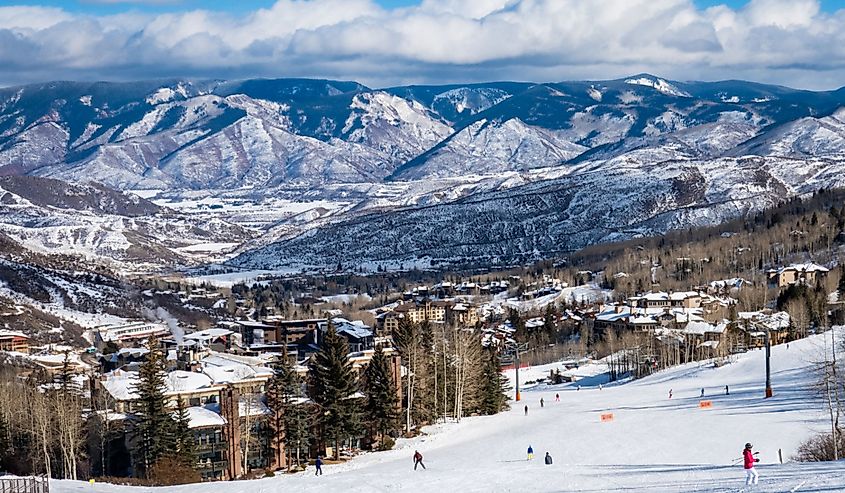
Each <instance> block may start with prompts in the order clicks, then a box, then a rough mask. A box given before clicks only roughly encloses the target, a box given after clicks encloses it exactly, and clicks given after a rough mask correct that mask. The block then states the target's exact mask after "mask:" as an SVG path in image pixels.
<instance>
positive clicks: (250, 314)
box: [0, 194, 845, 492]
mask: <svg viewBox="0 0 845 493" xmlns="http://www.w3.org/2000/svg"><path fill="white" fill-rule="evenodd" d="M824 196H825V194H822V196H821V198H817V199H818V200H820V201H822V202H824V200H825V199H824ZM811 202H812V201H811ZM811 202H801V201H799V202H792V203H790V204H788V205H785V206H783V209H784V210H786V209H789V210H791V211H792V212H790V213H786V212H784V211H782V210H774V211H771V212H767V213H765V214H761V215H760V216H759V217H757V218H756V219H757V222H759V223H761V224H762V227H761V229H758V230H757V231H754V232H751V231H749V232H744V233H741V234H740V233H732V234H722V233H720V229H712V230H702V231H699V232H684V233H675V234H674V236H672V235H668V236H666V237H663V238H660V239H651V240H647V241H633V242H630V243H628V244H619V245H614V246H613V247H612V249H611V250H607V248H606V247H597V248H598V250H590V249H587V250H584V251H582V252H579V253H578V254H577V255H575V256H573V257H571V258H569V259H566V260H562V261H558V262H548V261H546V262H540V263H537V264H534V265H532V266H529V267H514V268H510V269H506V270H500V271H490V272H487V273H482V274H479V273H476V274H464V275H458V274H441V273H437V272H430V271H397V272H391V273H383V274H374V275H359V274H355V273H347V272H334V273H326V274H319V275H300V276H285V277H266V278H257V279H253V278H252V276H253V274H249V273H248V274H247V276H248V277H249V280H248V281H246V282H240V281H238V280H237V276H233V275H232V274H231V273H230V274H225V275H219V276H214V275H203V276H201V277H196V278H190V277H181V278H179V277H169V278H167V277H157V276H156V277H150V276H141V277H136V278H134V279H133V280H132V281H131V282H132V283H133V285H134V290H127V288H126V286H123V287H121V288H115V289H120V290H121V291H120V292H124V293H125V295H124V296H129V297H130V298H132V297H136V298H137V301H138V303H137V306H136V304H134V303H132V302H127V300H126V299H123V298H120V297H117V298H109V297H103V296H104V294H103V293H95V292H91V293H88V296H91V297H92V298H94V299H99V306H97V304H96V303H94V304H93V305H88V304H85V305H82V306H80V301H81V295H83V294H84V293H86V289H87V288H86V285H85V282H86V280H85V279H79V280H78V284H76V285H72V284H70V283H69V282H62V281H59V280H58V277H57V276H58V275H59V274H57V273H56V272H55V271H51V270H50V269H49V268H48V267H41V268H40V271H39V272H38V275H35V276H34V277H32V278H31V281H30V282H31V283H38V282H45V281H47V280H50V281H49V282H50V284H51V285H54V286H61V288H62V289H63V290H65V291H64V292H66V293H67V295H65V296H64V298H67V302H64V301H61V300H60V299H57V298H56V297H50V298H49V299H46V300H45V301H44V302H36V300H34V299H32V298H29V297H27V296H24V295H18V296H17V298H16V299H17V300H18V302H19V304H18V305H17V307H16V308H12V307H9V308H6V310H7V311H6V312H5V313H4V325H5V326H6V328H4V329H2V330H0V358H2V361H3V372H2V378H3V380H2V385H0V392H2V396H0V418H2V419H0V425H2V427H1V428H0V431H2V433H3V439H4V442H3V444H4V446H3V448H2V455H0V457H2V461H3V462H2V464H3V467H4V468H5V469H6V470H7V471H10V472H11V473H12V474H14V475H17V476H20V477H29V478H30V479H29V480H31V481H38V477H39V475H41V476H40V477H48V478H56V480H55V481H52V482H51V483H50V487H51V488H52V489H53V490H55V491H60V492H65V491H68V492H73V491H104V492H106V491H108V492H110V491H124V489H125V490H126V491H135V488H149V487H155V486H162V485H177V484H184V483H201V482H212V483H214V482H220V481H234V480H238V482H237V483H236V485H232V486H221V488H228V489H231V488H233V487H234V488H236V489H237V490H238V491H275V490H276V489H278V490H287V489H294V490H301V491H340V490H349V491H375V490H383V489H391V488H393V487H397V488H401V489H408V490H413V491H435V490H438V489H440V488H442V486H443V485H444V484H456V485H460V487H461V488H463V489H464V490H466V491H523V487H524V486H525V485H527V484H533V486H532V487H531V488H530V489H532V490H537V491H596V490H607V491H613V490H626V489H628V488H629V487H632V488H643V489H645V490H648V491H735V490H737V488H734V486H735V485H740V486H741V485H742V484H743V481H744V472H743V468H742V464H741V463H740V462H741V460H740V459H741V458H742V454H741V452H742V449H743V447H744V445H745V443H746V442H750V443H752V445H756V448H755V450H759V454H760V455H759V456H758V455H755V456H754V457H755V458H760V459H761V464H760V465H759V466H757V469H759V471H760V473H761V474H762V475H763V477H764V480H763V481H764V482H762V483H760V485H761V486H762V485H768V486H766V488H768V489H765V491H788V490H791V489H792V488H799V489H798V490H795V491H799V490H804V491H832V489H830V486H831V485H837V484H838V485H841V484H845V483H842V481H845V468H841V469H840V468H838V467H834V466H830V467H827V466H818V465H811V464H810V463H809V462H815V461H818V460H826V459H835V458H836V454H839V453H842V452H840V451H839V448H838V447H841V445H842V442H841V440H842V439H841V438H840V437H839V436H838V435H837V434H836V433H837V426H838V424H837V420H838V413H839V412H840V409H839V400H840V398H841V397H840V396H841V395H842V392H843V388H842V387H841V385H842V379H841V376H840V373H839V372H840V371H842V369H841V368H840V366H839V365H840V364H841V361H842V356H840V355H839V352H840V351H842V350H843V349H845V347H843V346H842V338H841V336H842V335H843V334H845V327H840V326H839V324H843V323H845V297H843V301H840V296H839V295H840V293H841V292H845V291H843V288H845V276H843V269H842V267H840V266H839V265H838V263H837V262H836V261H835V258H836V257H835V256H834V255H835V248H834V247H833V246H832V247H831V248H830V249H827V246H826V245H825V247H824V248H820V249H819V250H818V251H814V252H813V253H812V256H813V257H814V258H815V259H816V261H815V262H814V261H803V262H800V263H799V262H795V263H791V262H783V263H782V264H778V263H775V261H776V260H777V259H779V258H781V257H779V255H783V257H782V258H792V259H798V258H806V257H807V256H808V255H809V245H810V243H813V242H815V241H816V239H815V233H814V234H810V233H808V234H805V235H795V234H792V235H790V234H787V235H786V237H785V238H786V241H785V242H784V243H778V244H777V246H776V248H775V250H772V246H771V244H770V243H769V240H765V241H759V242H757V241H753V238H754V237H755V235H756V236H759V237H761V239H762V238H768V237H770V236H771V235H773V234H775V233H774V231H777V228H778V227H777V224H776V223H774V222H772V218H776V220H778V219H777V218H778V217H781V219H779V220H781V221H783V222H785V223H787V224H788V225H789V227H790V228H794V227H795V226H796V223H797V225H798V227H804V226H807V227H809V226H811V224H812V223H813V222H818V221H819V220H820V219H819V215H820V214H821V215H823V217H824V218H825V219H826V220H828V221H836V220H837V219H836V218H837V217H841V216H839V211H838V210H835V209H834V210H828V211H823V212H819V211H816V210H813V209H814V207H815V206H814V204H813V203H811ZM782 214H786V217H783V216H781V215H782ZM729 226H731V225H726V226H725V227H729ZM733 226H737V224H734V225H733ZM743 227H745V228H750V229H753V228H752V226H750V225H745V226H743ZM722 229H724V227H723V228H722ZM791 231H793V230H792V229H790V232H791ZM743 237H744V238H743ZM737 245H746V246H737ZM599 250H601V251H599ZM703 250H712V251H713V252H721V255H719V256H716V255H711V256H710V257H704V256H700V255H695V256H692V255H691V256H681V255H680V254H679V252H686V254H687V255H689V254H692V253H697V252H700V251H703ZM773 252H774V253H773ZM776 252H781V253H780V254H778V253H776ZM597 257H600V258H601V263H602V264H603V265H604V268H603V269H602V270H587V269H584V268H582V267H579V266H584V265H591V264H593V263H595V258H597ZM817 262H819V263H817ZM709 272H713V273H719V274H729V273H731V272H733V273H735V274H739V275H738V276H735V277H727V276H722V277H718V278H716V277H714V278H708V277H707V275H708V273H709ZM64 275H66V274H64ZM101 275H102V274H101ZM30 287H31V286H30ZM130 293H131V294H130ZM98 297H99V298H98ZM26 303H31V308H25V307H24V306H25V304H26ZM83 306H92V308H88V309H87V311H86V310H83ZM153 306H155V307H156V309H152V308H151V307H153ZM36 307H37V310H36V309H35V308H36ZM133 310H136V313H137V316H135V317H127V316H125V314H126V313H129V312H132V311H133ZM36 315H37V316H36ZM36 322H37V323H38V324H41V325H42V326H41V327H39V330H32V329H33V328H34V325H33V324H35V323H36ZM831 426H832V428H831ZM526 451H527V452H526ZM416 453H419V454H420V455H421V456H422V458H419V457H417V458H415V457H414V456H415V454H416ZM532 454H534V455H536V458H532ZM831 454H834V455H833V456H832V457H831ZM547 455H548V457H547ZM412 459H413V461H412ZM417 459H419V460H417ZM808 461H809V462H808ZM418 462H419V464H417V463H418ZM732 462H733V463H732ZM656 464H659V466H658V465H656ZM418 465H419V467H417V466H418ZM820 467H821V468H820ZM473 469H476V470H479V471H483V472H484V475H492V476H494V477H496V478H497V479H496V483H495V484H494V483H491V482H488V481H483V482H478V483H476V481H478V479H477V478H476V477H475V476H476V475H475V474H472V472H471V471H472V470H473ZM535 469H536V470H535ZM323 474H325V477H323ZM8 477H12V476H8ZM59 479H61V480H59ZM247 480H254V481H247ZM8 481H11V480H8ZM8 481H7V482H8ZM9 484H12V483H9ZM34 484H35V483H34ZM115 485H123V486H115ZM400 485H401V486H400ZM174 488H175V487H174ZM192 488H195V489H192ZM209 489H210V490H212V491H216V490H217V488H216V487H214V486H213V485H208V486H202V487H200V486H197V487H192V486H189V485H186V486H182V487H179V491H194V490H196V491H206V490H209ZM833 489H834V490H835V489H836V488H833ZM13 491H17V490H13ZM143 491H148V490H143ZM221 491H222V489H221Z"/></svg>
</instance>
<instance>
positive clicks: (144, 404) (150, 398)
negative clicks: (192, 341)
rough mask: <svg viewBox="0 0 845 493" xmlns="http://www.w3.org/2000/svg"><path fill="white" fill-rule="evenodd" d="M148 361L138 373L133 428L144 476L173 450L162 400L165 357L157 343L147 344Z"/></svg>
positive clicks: (155, 340)
mask: <svg viewBox="0 0 845 493" xmlns="http://www.w3.org/2000/svg"><path fill="white" fill-rule="evenodd" d="M147 350H148V351H149V352H148V353H147V359H146V361H144V362H143V363H142V364H141V366H140V368H139V369H138V383H137V384H136V386H135V391H136V392H137V394H138V406H139V409H138V412H137V421H136V424H135V434H136V438H137V445H136V453H137V454H138V458H139V464H140V465H141V467H142V469H143V472H144V474H148V473H149V470H150V467H151V466H152V465H153V464H154V463H155V462H156V461H157V460H158V459H159V458H160V457H162V456H163V455H165V454H167V453H168V452H169V451H171V450H172V449H173V447H172V445H173V439H172V436H173V435H172V428H173V419H171V417H170V413H169V412H168V411H167V400H166V399H165V396H164V388H165V385H164V379H165V370H164V354H163V353H162V351H161V349H160V348H159V346H158V340H157V339H156V338H155V337H150V338H149V339H148V340H147Z"/></svg>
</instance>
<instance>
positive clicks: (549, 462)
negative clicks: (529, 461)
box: [546, 452, 552, 466]
mask: <svg viewBox="0 0 845 493" xmlns="http://www.w3.org/2000/svg"><path fill="white" fill-rule="evenodd" d="M546 465H547V466H550V465H552V456H551V455H549V453H548V452H546Z"/></svg>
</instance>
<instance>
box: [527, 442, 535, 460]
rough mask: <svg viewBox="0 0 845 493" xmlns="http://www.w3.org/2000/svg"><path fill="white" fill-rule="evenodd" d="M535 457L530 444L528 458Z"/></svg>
mask: <svg viewBox="0 0 845 493" xmlns="http://www.w3.org/2000/svg"><path fill="white" fill-rule="evenodd" d="M533 458H534V449H533V448H531V445H529V446H528V460H531V459H533Z"/></svg>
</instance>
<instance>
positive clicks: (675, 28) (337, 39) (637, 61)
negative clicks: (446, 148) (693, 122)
mask: <svg viewBox="0 0 845 493" xmlns="http://www.w3.org/2000/svg"><path fill="white" fill-rule="evenodd" d="M0 65H2V66H3V67H4V68H5V69H4V70H3V71H2V72H0V84H2V85H13V84H21V83H27V82H34V81H44V80H53V79H77V80H94V79H104V80H126V79H142V78H159V77H202V78H205V77H221V78H241V77H243V78H246V77H325V78H337V79H354V80H357V81H360V82H363V83H365V84H368V85H371V86H386V85H396V84H406V83H444V82H452V81H462V82H470V81H482V80H496V79H499V80H502V79H509V80H532V81H554V80H565V79H580V78H596V79H599V78H614V77H621V76H624V75H629V74H632V73H637V72H651V73H658V74H660V75H662V76H666V77H670V78H674V79H679V80H691V79H701V80H715V79H724V78H742V79H749V80H756V81H761V82H769V83H779V84H784V85H790V86H794V87H801V88H810V89H829V88H834V87H839V86H842V85H843V84H845V10H840V11H836V12H833V13H826V12H822V11H821V9H820V6H819V2H818V1H817V0H752V1H751V2H750V3H749V4H748V5H747V6H745V7H743V8H740V9H732V8H729V7H727V6H724V5H720V6H715V7H710V8H707V9H699V8H696V6H695V5H694V4H693V2H692V1H691V0H603V1H601V2H596V1H591V0H473V1H471V2H470V1H464V0H425V1H424V2H423V3H422V4H421V5H419V6H415V7H407V8H397V9H384V8H381V7H380V6H379V5H378V4H376V3H375V2H373V1H370V0H279V1H278V2H276V3H275V4H274V5H273V6H272V7H270V8H265V9H257V10H254V11H252V12H249V13H247V14H241V15H235V14H231V13H223V12H214V11H205V10H190V11H184V12H178V13H166V14H158V15H151V14H145V13H140V12H139V13H125V14H119V15H109V16H92V15H83V14H77V13H71V12H69V11H66V10H63V9H59V8H52V7H38V6H10V7H0Z"/></svg>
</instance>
